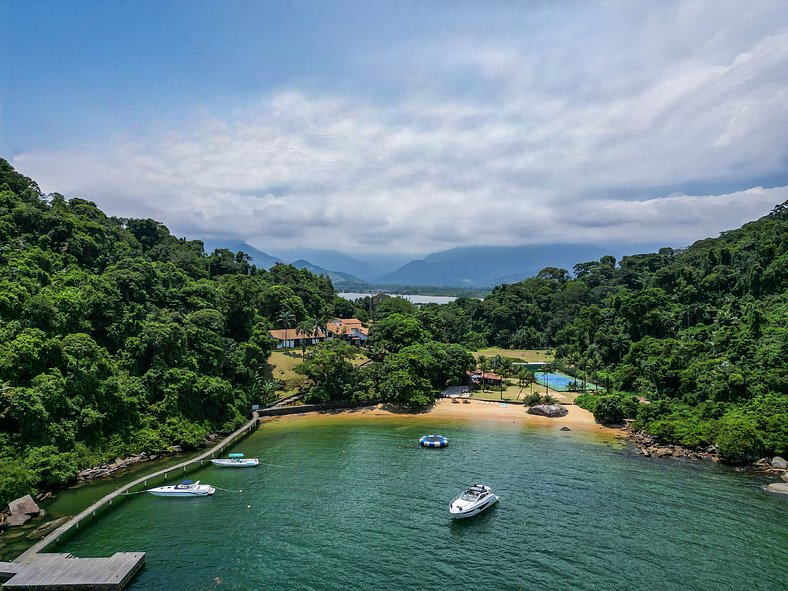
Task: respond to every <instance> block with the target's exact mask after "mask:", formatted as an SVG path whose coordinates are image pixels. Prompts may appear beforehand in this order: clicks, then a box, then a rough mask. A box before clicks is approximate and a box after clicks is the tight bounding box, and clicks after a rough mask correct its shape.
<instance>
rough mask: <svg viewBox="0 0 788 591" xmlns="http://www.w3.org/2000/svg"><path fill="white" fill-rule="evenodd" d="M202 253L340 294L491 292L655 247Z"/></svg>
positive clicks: (214, 243)
mask: <svg viewBox="0 0 788 591" xmlns="http://www.w3.org/2000/svg"><path fill="white" fill-rule="evenodd" d="M204 243H205V248H206V251H207V252H212V251H213V250H214V249H215V248H227V249H229V250H231V251H233V252H237V251H239V250H240V251H243V252H245V253H246V254H248V255H249V256H250V257H252V260H253V262H254V264H256V265H257V266H258V267H263V268H266V269H268V268H270V267H272V266H273V265H274V264H276V263H289V264H292V265H293V266H295V267H297V268H299V269H308V270H309V271H311V272H313V273H317V274H322V275H328V276H329V277H330V278H331V281H332V282H333V283H334V284H335V285H336V286H337V287H338V288H340V289H342V288H349V287H351V286H352V287H353V288H354V289H356V288H361V287H363V286H364V285H368V286H369V287H373V286H406V285H411V286H440V287H477V288H478V287H492V286H495V285H500V284H502V283H513V282H516V281H520V280H522V279H525V278H527V277H531V276H533V275H536V273H538V272H539V271H540V270H541V269H543V268H545V267H559V268H562V269H567V270H568V271H571V270H572V268H573V267H574V265H575V264H577V263H580V262H585V261H591V260H598V259H599V258H601V257H602V256H605V255H610V254H612V255H614V256H620V255H621V254H624V253H625V252H626V253H632V252H652V251H655V250H656V249H657V248H658V247H657V246H655V245H638V246H629V247H622V246H617V247H602V246H597V245H588V244H547V245H545V244H540V245H524V246H466V247H459V248H452V249H449V250H444V251H440V252H435V253H432V254H429V255H427V256H425V257H424V258H423V259H415V260H410V261H408V262H405V263H404V264H402V262H404V261H406V260H407V259H406V258H405V257H404V256H403V255H390V256H386V257H379V258H378V259H377V260H376V259H374V258H371V259H370V257H367V258H368V260H367V261H362V260H360V259H358V258H355V257H352V256H349V255H347V254H344V253H341V252H337V251H334V250H327V249H326V250H323V249H307V248H305V249H290V250H281V249H280V250H277V251H276V255H274V254H269V253H267V252H263V251H261V250H259V249H257V248H255V247H254V246H252V245H250V244H247V243H245V242H242V241H239V240H232V239H227V240H221V239H213V240H206V241H204Z"/></svg>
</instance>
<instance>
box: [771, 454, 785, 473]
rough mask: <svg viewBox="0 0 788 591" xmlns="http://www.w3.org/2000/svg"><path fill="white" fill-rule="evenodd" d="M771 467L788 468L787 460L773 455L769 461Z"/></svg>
mask: <svg viewBox="0 0 788 591" xmlns="http://www.w3.org/2000/svg"><path fill="white" fill-rule="evenodd" d="M771 464H772V468H778V469H780V470H785V469H788V461H786V460H785V459H784V458H781V457H780V456H774V457H773V458H772V461H771Z"/></svg>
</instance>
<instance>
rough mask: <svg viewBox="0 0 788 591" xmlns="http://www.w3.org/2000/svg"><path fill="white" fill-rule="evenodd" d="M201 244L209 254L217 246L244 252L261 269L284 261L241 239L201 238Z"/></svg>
mask: <svg viewBox="0 0 788 591" xmlns="http://www.w3.org/2000/svg"><path fill="white" fill-rule="evenodd" d="M203 244H204V245H205V252H207V253H208V254H211V253H212V252H213V251H214V250H216V249H217V248H226V249H227V250H229V251H232V252H238V251H239V250H240V251H241V252H245V253H246V254H248V255H249V256H250V257H252V262H253V263H254V264H255V265H257V266H258V267H260V268H262V269H270V268H271V267H273V266H274V265H275V264H276V263H284V262H285V261H283V260H282V259H279V258H277V257H275V256H271V255H270V254H268V253H267V252H263V251H262V250H258V249H256V248H255V247H254V246H252V245H251V244H247V243H246V242H243V241H242V240H221V239H218V240H203Z"/></svg>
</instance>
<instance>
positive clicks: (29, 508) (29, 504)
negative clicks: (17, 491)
mask: <svg viewBox="0 0 788 591" xmlns="http://www.w3.org/2000/svg"><path fill="white" fill-rule="evenodd" d="M8 510H9V511H10V512H11V516H14V515H38V514H39V513H40V512H41V509H39V508H38V505H36V502H35V501H34V500H33V497H31V496H30V495H25V496H24V497H19V498H18V499H16V500H14V501H11V502H10V503H8Z"/></svg>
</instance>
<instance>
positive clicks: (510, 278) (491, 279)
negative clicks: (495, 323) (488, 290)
mask: <svg viewBox="0 0 788 591" xmlns="http://www.w3.org/2000/svg"><path fill="white" fill-rule="evenodd" d="M606 254H615V252H611V249H606V248H603V247H599V246H591V245H584V244H549V245H530V246H467V247H460V248H452V249H450V250H444V251H441V252H436V253H433V254H430V255H428V256H426V257H425V258H424V259H421V260H415V261H411V262H409V263H407V264H405V265H404V266H402V267H400V268H399V269H397V270H396V271H393V272H391V273H387V274H386V275H382V276H380V277H376V278H375V281H374V282H375V283H381V284H393V285H446V286H465V287H480V286H493V285H498V284H501V283H512V282H515V281H520V280H522V279H525V278H527V277H532V276H533V275H536V273H538V272H539V271H540V270H542V269H544V268H545V267H560V268H563V269H566V270H567V271H570V272H571V271H572V268H573V267H574V265H575V264H577V263H580V262H585V261H591V260H598V259H599V258H600V257H602V256H604V255H606Z"/></svg>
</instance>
